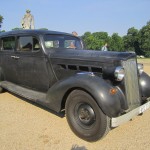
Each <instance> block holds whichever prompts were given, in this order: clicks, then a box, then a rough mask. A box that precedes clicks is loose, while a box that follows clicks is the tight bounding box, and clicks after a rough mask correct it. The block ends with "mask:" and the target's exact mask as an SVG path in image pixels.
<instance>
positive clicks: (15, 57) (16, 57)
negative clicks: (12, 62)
mask: <svg viewBox="0 0 150 150" xmlns="http://www.w3.org/2000/svg"><path fill="white" fill-rule="evenodd" d="M11 58H14V59H19V58H20V57H18V56H11Z"/></svg>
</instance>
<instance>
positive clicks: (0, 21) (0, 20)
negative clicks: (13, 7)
mask: <svg viewBox="0 0 150 150" xmlns="http://www.w3.org/2000/svg"><path fill="white" fill-rule="evenodd" d="M3 19H4V18H3V16H1V15H0V28H1V24H2V23H3Z"/></svg>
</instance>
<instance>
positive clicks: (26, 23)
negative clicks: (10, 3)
mask: <svg viewBox="0 0 150 150" xmlns="http://www.w3.org/2000/svg"><path fill="white" fill-rule="evenodd" d="M30 12H31V11H30V10H26V14H25V15H24V17H23V18H22V20H21V26H22V28H23V29H34V17H33V16H32V15H31V14H30Z"/></svg>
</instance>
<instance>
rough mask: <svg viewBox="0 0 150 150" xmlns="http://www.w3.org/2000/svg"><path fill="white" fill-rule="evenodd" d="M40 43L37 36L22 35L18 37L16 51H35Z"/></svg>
mask: <svg viewBox="0 0 150 150" xmlns="http://www.w3.org/2000/svg"><path fill="white" fill-rule="evenodd" d="M39 49H40V44H39V41H38V39H37V38H35V37H32V36H23V37H19V38H18V51H37V50H39Z"/></svg>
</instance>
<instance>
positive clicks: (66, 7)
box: [0, 0, 150, 36]
mask: <svg viewBox="0 0 150 150" xmlns="http://www.w3.org/2000/svg"><path fill="white" fill-rule="evenodd" d="M27 9H30V10H31V14H32V15H33V16H34V20H35V28H36V29H39V28H48V29H49V30H55V31H63V32H68V33H71V32H72V31H74V30H75V31H76V32H78V34H79V35H83V34H84V33H85V32H87V31H89V32H91V33H93V32H100V31H105V32H108V34H109V35H112V33H118V34H119V35H120V36H123V35H125V34H126V33H127V30H128V29H129V28H130V27H135V28H137V29H140V28H141V27H143V26H144V25H146V23H147V21H150V0H53V1H52V0H1V3H0V15H2V16H3V17H4V20H3V24H2V30H6V31H9V30H11V29H13V28H15V27H21V24H20V22H21V19H22V18H23V16H24V15H25V13H26V10H27Z"/></svg>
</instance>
